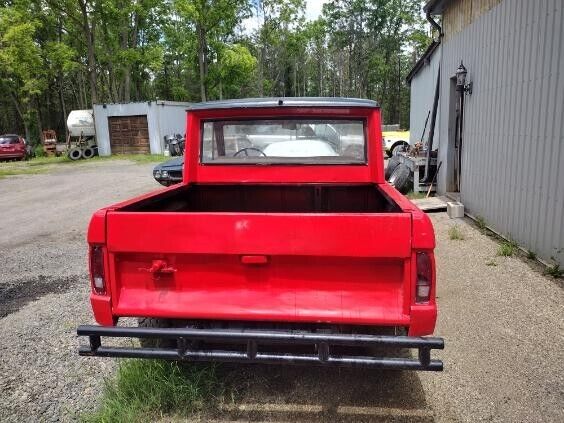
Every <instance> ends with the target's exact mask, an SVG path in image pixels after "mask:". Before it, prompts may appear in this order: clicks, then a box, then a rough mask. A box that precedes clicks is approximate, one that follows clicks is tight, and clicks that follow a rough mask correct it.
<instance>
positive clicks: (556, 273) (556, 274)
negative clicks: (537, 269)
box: [544, 264, 564, 279]
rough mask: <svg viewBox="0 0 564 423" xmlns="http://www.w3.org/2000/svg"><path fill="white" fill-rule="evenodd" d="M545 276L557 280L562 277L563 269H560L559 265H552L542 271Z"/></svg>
mask: <svg viewBox="0 0 564 423" xmlns="http://www.w3.org/2000/svg"><path fill="white" fill-rule="evenodd" d="M544 274H545V275H548V276H552V277H553V278H554V279H559V278H562V277H564V269H561V268H560V265H558V264H554V265H552V266H550V267H547V268H546V270H545V271H544Z"/></svg>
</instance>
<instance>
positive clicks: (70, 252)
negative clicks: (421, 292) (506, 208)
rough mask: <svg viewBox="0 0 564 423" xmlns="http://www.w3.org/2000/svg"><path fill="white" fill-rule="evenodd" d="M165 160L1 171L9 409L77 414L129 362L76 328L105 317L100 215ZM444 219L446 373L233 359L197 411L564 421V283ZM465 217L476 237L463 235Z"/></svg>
mask: <svg viewBox="0 0 564 423" xmlns="http://www.w3.org/2000/svg"><path fill="white" fill-rule="evenodd" d="M152 167H153V165H151V164H143V165H138V164H132V163H129V162H117V161H112V162H100V163H96V164H92V165H90V164H84V165H81V166H71V165H67V166H61V167H60V168H57V170H56V171H54V172H51V173H49V174H42V175H24V176H18V177H9V178H5V179H3V180H0V197H1V198H2V199H3V201H2V202H0V215H2V216H3V218H2V220H1V221H0V256H1V257H2V258H3V263H2V267H0V310H1V311H2V312H1V313H0V315H1V316H4V317H0V393H1V395H0V421H2V422H21V421H34V422H35V421H76V420H77V419H78V418H79V416H80V414H81V413H83V412H84V411H87V410H92V409H94V408H95V407H96V404H97V400H98V399H99V398H100V395H99V394H100V392H101V389H102V387H103V383H104V378H106V377H111V376H112V375H113V373H114V370H115V363H116V362H115V360H111V359H92V358H81V357H78V355H77V347H78V340H77V337H76V335H75V330H76V326H78V325H79V324H85V323H86V324H88V323H93V321H92V315H91V310H90V304H89V301H88V296H89V281H88V275H87V272H86V269H87V261H86V243H85V240H84V238H85V233H86V227H87V224H88V220H89V218H90V216H91V214H92V212H93V211H95V210H96V209H97V208H99V207H102V206H105V205H108V204H111V203H112V202H116V201H119V200H123V199H127V198H129V197H131V196H133V195H136V194H140V193H143V192H147V191H149V190H151V189H157V188H159V186H158V185H157V184H156V183H155V182H154V181H153V180H152V177H151V169H152ZM431 219H432V221H433V224H434V226H435V231H436V235H437V250H436V260H437V266H438V278H439V281H438V284H439V285H438V297H439V298H438V302H439V309H440V311H439V321H438V325H437V331H436V334H437V335H438V336H443V337H444V338H445V341H446V349H445V350H444V351H441V352H437V353H436V354H435V356H437V357H439V358H441V359H442V360H443V361H444V363H445V371H444V372H443V373H414V372H392V371H377V370H368V371H367V370H362V371H360V370H354V369H333V368H331V369H328V368H307V367H283V366H223V367H222V368H221V372H222V373H221V374H222V379H223V380H224V381H225V383H226V386H228V387H230V388H232V389H233V390H234V392H235V394H234V396H233V397H231V396H228V397H226V398H224V399H223V401H221V402H220V403H221V404H220V406H219V407H218V408H217V409H214V410H212V411H210V412H204V413H202V414H201V415H197V416H194V419H193V420H194V421H202V422H207V421H212V420H213V421H229V420H232V421H273V422H280V421H293V422H306V421H312V422H313V421H331V422H372V421H394V422H454V421H460V422H475V421H493V422H501V421H509V422H525V421H535V422H536V421H546V422H561V421H564V407H563V404H564V319H563V316H564V313H563V312H564V290H562V287H561V285H560V284H559V283H557V282H555V281H554V280H553V279H551V278H548V277H545V276H543V275H542V274H541V273H540V272H539V270H538V268H537V266H535V265H530V264H531V263H529V262H528V261H526V260H524V259H522V258H518V257H498V256H497V249H498V243H497V242H496V241H495V240H494V239H492V238H490V237H488V236H486V235H483V234H481V233H480V231H478V230H477V229H476V228H475V227H474V226H473V225H472V224H471V222H470V221H468V220H466V219H462V220H456V221H455V220H450V219H448V217H447V216H446V214H445V213H437V214H432V215H431ZM454 224H457V225H458V227H459V229H460V230H461V231H462V233H463V235H464V240H450V239H449V236H448V230H449V228H450V227H451V226H452V225H454ZM491 262H495V265H492V264H491ZM488 263H490V264H488ZM123 323H124V324H133V323H134V322H132V320H131V319H127V320H125V321H124V322H123ZM163 421H177V420H175V419H174V417H170V418H168V417H167V418H165V419H164V420H163Z"/></svg>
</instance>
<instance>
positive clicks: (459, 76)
mask: <svg viewBox="0 0 564 423" xmlns="http://www.w3.org/2000/svg"><path fill="white" fill-rule="evenodd" d="M467 74H468V71H467V70H466V68H465V67H464V64H463V63H462V60H461V61H460V66H458V69H456V89H457V91H460V92H467V93H468V94H472V82H468V83H466V75H467Z"/></svg>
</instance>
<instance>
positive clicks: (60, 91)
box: [58, 72, 69, 140]
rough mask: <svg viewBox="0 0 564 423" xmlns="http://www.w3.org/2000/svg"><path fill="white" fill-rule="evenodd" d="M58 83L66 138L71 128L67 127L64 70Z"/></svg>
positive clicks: (60, 73)
mask: <svg viewBox="0 0 564 423" xmlns="http://www.w3.org/2000/svg"><path fill="white" fill-rule="evenodd" d="M58 83H59V102H60V103H61V117H62V123H63V128H65V140H66V139H67V138H68V137H69V130H68V128H67V106H66V104H65V95H64V92H63V86H64V79H63V74H62V72H59V78H58Z"/></svg>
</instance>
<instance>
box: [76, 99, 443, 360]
mask: <svg viewBox="0 0 564 423" xmlns="http://www.w3.org/2000/svg"><path fill="white" fill-rule="evenodd" d="M380 128H381V122H380V109H379V106H378V104H377V103H375V102H373V101H369V100H359V99H336V98H284V99H247V100H230V101H219V102H208V103H201V104H194V105H193V106H191V107H190V108H189V109H188V111H187V140H189V141H187V143H186V153H185V161H184V171H183V182H182V183H181V184H178V185H174V186H172V187H169V188H164V189H161V190H158V191H156V192H153V193H150V194H147V195H143V196H141V197H138V198H135V199H133V200H130V201H126V202H124V203H120V204H116V205H113V206H109V207H106V208H104V209H101V210H99V211H97V212H96V213H95V214H94V216H93V217H92V220H91V222H90V227H89V229H88V243H89V247H90V274H91V284H92V292H91V297H90V300H91V303H92V308H93V310H94V316H95V318H96V321H97V322H98V323H99V324H100V325H99V326H98V325H88V326H80V327H79V328H78V335H79V336H87V337H89V343H88V344H87V345H83V346H81V348H80V351H79V352H80V354H81V355H87V356H103V357H109V356H114V357H143V358H167V359H174V360H187V361H226V362H261V363H295V364H300V363H301V364H321V365H341V366H366V367H378V368H395V369H409V370H442V367H443V365H442V362H441V361H440V360H436V359H431V356H430V351H431V349H442V348H443V347H444V344H443V340H442V339H441V338H436V337H423V335H431V334H432V333H433V330H434V327H435V321H436V317H437V306H436V302H435V291H436V285H435V280H436V279H435V261H434V257H433V249H434V247H435V238H434V233H433V227H432V225H431V222H430V220H429V218H428V217H427V216H426V215H425V214H424V213H423V212H421V211H420V210H419V209H418V208H417V207H416V206H415V205H413V204H412V203H411V202H410V201H409V200H407V199H406V198H405V197H403V196H402V195H401V194H399V193H398V192H397V191H396V190H395V189H394V188H393V187H392V186H390V185H388V184H387V183H386V182H385V180H384V158H383V152H382V135H381V129H380ZM120 317H137V318H139V326H138V327H124V326H119V325H118V320H119V318H120ZM115 337H118V338H119V337H130V338H138V339H139V341H140V346H139V347H137V346H136V347H127V348H125V347H119V346H113V345H106V341H107V340H108V339H107V338H115ZM102 340H104V342H105V343H104V345H102ZM110 344H111V342H110ZM405 349H411V350H416V351H417V353H418V354H416V355H413V354H411V355H410V354H405V353H404V351H406V350H405Z"/></svg>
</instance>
